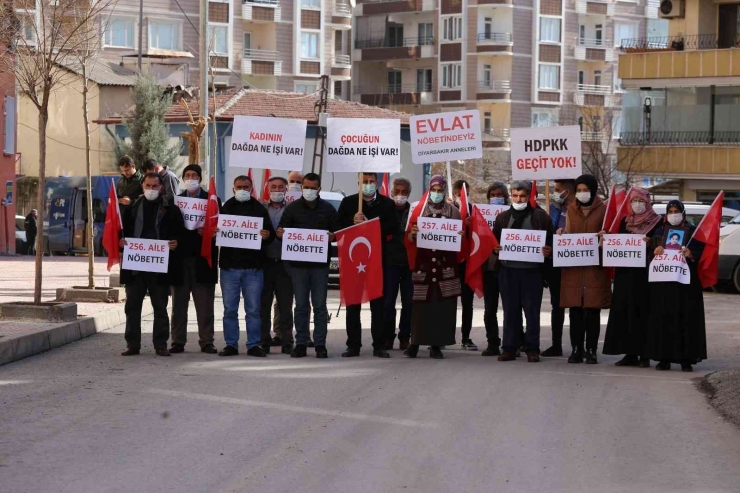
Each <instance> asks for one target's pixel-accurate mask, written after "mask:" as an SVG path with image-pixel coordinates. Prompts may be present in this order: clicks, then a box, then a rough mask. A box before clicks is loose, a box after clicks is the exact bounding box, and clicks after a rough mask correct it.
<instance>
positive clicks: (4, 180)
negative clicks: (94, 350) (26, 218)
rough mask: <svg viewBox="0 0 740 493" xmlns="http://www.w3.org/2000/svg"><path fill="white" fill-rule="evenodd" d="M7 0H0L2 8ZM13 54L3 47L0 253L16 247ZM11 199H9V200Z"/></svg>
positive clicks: (0, 59) (0, 58)
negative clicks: (1, 0) (11, 67)
mask: <svg viewBox="0 0 740 493" xmlns="http://www.w3.org/2000/svg"><path fill="white" fill-rule="evenodd" d="M4 4H5V2H0V10H1V9H2V8H3V6H4ZM12 64H13V59H12V58H11V55H10V54H8V53H6V52H4V51H1V50H0V104H2V113H0V187H2V188H0V190H1V192H0V253H16V251H15V214H16V202H17V191H16V186H15V173H16V170H15V163H16V153H17V149H16V125H17V123H16V122H17V120H16V111H15V107H16V102H17V99H16V90H15V79H14V78H13V74H12V72H10V71H8V70H7V67H8V66H11V65H12ZM8 199H9V200H8Z"/></svg>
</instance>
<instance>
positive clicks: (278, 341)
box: [270, 336, 283, 347]
mask: <svg viewBox="0 0 740 493" xmlns="http://www.w3.org/2000/svg"><path fill="white" fill-rule="evenodd" d="M282 345H283V340H282V339H281V338H280V337H277V336H275V337H273V338H272V340H271V341H270V346H272V347H281V346H282Z"/></svg>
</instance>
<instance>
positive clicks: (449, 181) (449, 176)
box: [445, 161, 452, 200]
mask: <svg viewBox="0 0 740 493" xmlns="http://www.w3.org/2000/svg"><path fill="white" fill-rule="evenodd" d="M445 166H446V167H447V195H449V196H450V200H452V169H451V168H450V162H449V161H447V162H446V163H445Z"/></svg>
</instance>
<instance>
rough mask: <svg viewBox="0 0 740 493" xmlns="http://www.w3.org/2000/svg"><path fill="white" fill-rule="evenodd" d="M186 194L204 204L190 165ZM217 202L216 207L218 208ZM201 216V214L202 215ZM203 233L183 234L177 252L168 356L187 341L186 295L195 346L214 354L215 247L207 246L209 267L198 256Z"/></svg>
mask: <svg viewBox="0 0 740 493" xmlns="http://www.w3.org/2000/svg"><path fill="white" fill-rule="evenodd" d="M182 178H183V182H184V183H185V188H186V190H185V191H184V192H183V193H181V194H180V197H190V198H195V199H205V200H208V192H206V191H205V190H203V189H202V188H201V186H200V183H201V180H202V171H201V167H200V166H199V165H197V164H191V165H188V166H186V167H185V169H184V170H183V172H182ZM220 205H221V204H220V201H219V206H220ZM204 213H205V212H204ZM202 235H203V229H202V228H200V229H199V230H188V229H186V230H184V231H183V241H182V244H181V245H180V248H178V250H177V251H178V254H179V256H180V258H181V260H182V282H180V283H179V284H175V285H174V286H173V287H172V327H171V336H172V346H171V347H170V353H182V352H183V351H185V344H186V343H187V339H188V308H189V305H190V293H192V294H193V303H194V304H195V315H196V317H197V319H198V344H200V350H201V352H204V353H208V354H216V353H217V352H218V351H217V350H216V348H215V347H214V346H213V341H214V339H213V332H214V330H213V327H214V312H213V303H214V300H215V298H216V282H218V247H217V246H216V244H215V243H216V241H215V239H213V240H212V242H213V244H212V245H211V265H210V266H209V265H208V262H207V261H206V259H204V258H203V257H201V256H200V248H201V245H202V241H203V236H202Z"/></svg>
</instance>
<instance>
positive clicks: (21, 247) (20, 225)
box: [15, 216, 28, 255]
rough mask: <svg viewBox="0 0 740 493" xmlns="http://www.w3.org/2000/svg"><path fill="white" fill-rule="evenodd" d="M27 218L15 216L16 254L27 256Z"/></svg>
mask: <svg viewBox="0 0 740 493" xmlns="http://www.w3.org/2000/svg"><path fill="white" fill-rule="evenodd" d="M25 223H26V218H25V217H23V216H15V253H17V254H19V255H20V254H23V255H25V254H26V252H28V246H26V229H25V227H24V226H25Z"/></svg>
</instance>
